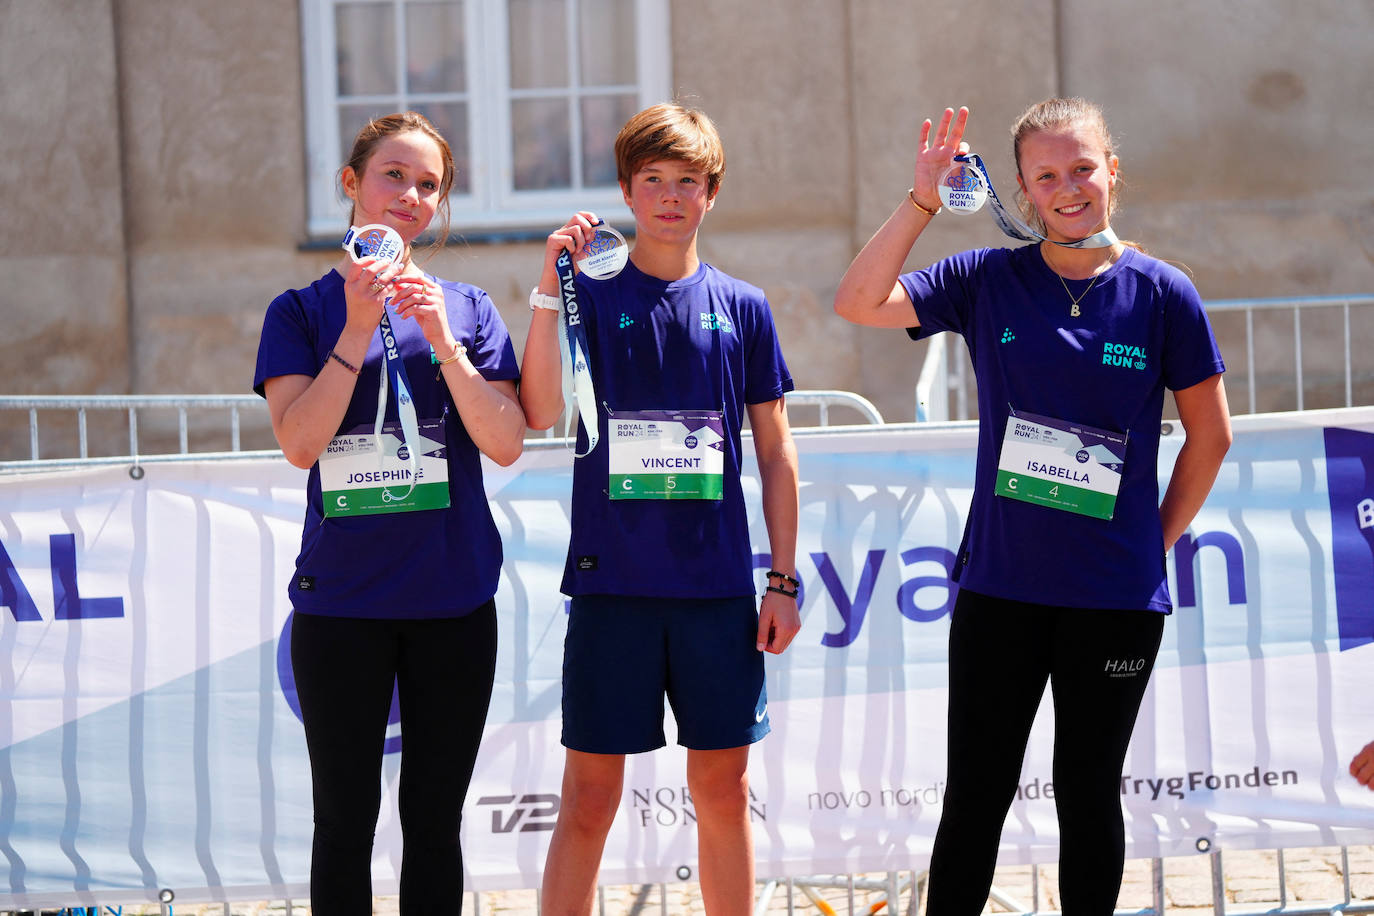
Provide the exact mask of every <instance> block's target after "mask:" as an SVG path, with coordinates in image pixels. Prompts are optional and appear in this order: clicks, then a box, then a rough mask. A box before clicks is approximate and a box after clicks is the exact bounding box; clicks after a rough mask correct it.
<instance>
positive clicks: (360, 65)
mask: <svg viewBox="0 0 1374 916" xmlns="http://www.w3.org/2000/svg"><path fill="white" fill-rule="evenodd" d="M334 15H335V20H334V26H335V28H336V29H337V30H338V37H339V46H338V49H337V54H338V59H339V95H341V96H349V95H387V94H389V93H394V92H396V88H397V87H396V22H395V20H394V19H393V18H392V10H391V4H390V3H343V4H340V5H339V6H338V7H336V8H335V13H334ZM350 139H351V138H350Z"/></svg>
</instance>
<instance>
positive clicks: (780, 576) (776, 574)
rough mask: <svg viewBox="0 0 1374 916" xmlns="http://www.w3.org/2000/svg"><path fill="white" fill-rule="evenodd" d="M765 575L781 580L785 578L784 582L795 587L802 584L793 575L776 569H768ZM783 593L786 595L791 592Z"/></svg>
mask: <svg viewBox="0 0 1374 916" xmlns="http://www.w3.org/2000/svg"><path fill="white" fill-rule="evenodd" d="M765 575H767V576H768V578H770V579H781V580H783V581H784V582H786V583H787V584H788V585H790V586H792V587H793V588H796V587H797V586H799V585H801V583H800V582H798V581H797V580H796V579H793V578H792V577H791V576H789V575H788V574H787V573H784V572H778V571H777V570H776V569H770V570H768V572H767V573H766V574H765ZM783 594H784V595H786V594H790V593H789V592H783Z"/></svg>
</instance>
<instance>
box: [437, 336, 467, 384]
mask: <svg viewBox="0 0 1374 916" xmlns="http://www.w3.org/2000/svg"><path fill="white" fill-rule="evenodd" d="M467 352H468V348H467V347H465V346H463V345H462V344H460V343H455V344H454V345H453V355H452V356H450V357H449V358H448V359H439V354H438V353H435V354H434V359H435V361H436V362H438V363H439V371H438V372H436V373H434V380H435V381H436V382H437V381H439V379H441V378H443V375H444V367H445V366H447V365H448V364H449V363H453V362H457V361H458V357H460V356H462V355H464V354H465V353H467Z"/></svg>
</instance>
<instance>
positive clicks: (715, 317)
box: [701, 312, 735, 334]
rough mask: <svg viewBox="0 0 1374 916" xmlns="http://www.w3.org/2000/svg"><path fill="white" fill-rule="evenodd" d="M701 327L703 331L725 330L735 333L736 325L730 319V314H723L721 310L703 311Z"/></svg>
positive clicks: (728, 332)
mask: <svg viewBox="0 0 1374 916" xmlns="http://www.w3.org/2000/svg"><path fill="white" fill-rule="evenodd" d="M701 329H702V330H703V331H723V332H725V333H726V334H733V333H735V326H734V324H733V323H732V322H731V321H730V316H729V315H722V314H720V313H719V312H702V313H701Z"/></svg>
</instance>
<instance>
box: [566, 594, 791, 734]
mask: <svg viewBox="0 0 1374 916" xmlns="http://www.w3.org/2000/svg"><path fill="white" fill-rule="evenodd" d="M758 626H759V614H758V608H757V606H756V605H755V599H754V597H753V596H752V595H751V596H746V597H742V598H709V599H701V598H688V599H684V598H639V597H626V596H623V595H582V596H579V597H575V598H573V599H572V608H571V610H570V611H569V616H568V635H567V638H566V640H565V641H564V643H563V745H564V746H565V747H567V748H570V749H572V750H575V751H583V752H586V753H588V754H639V753H642V752H644V751H652V750H654V749H655V748H660V747H663V746H664V745H665V744H667V743H668V741H667V738H666V737H665V736H664V733H663V697H664V696H665V695H666V696H667V697H668V702H669V703H670V704H671V705H672V707H673V718H674V719H675V720H676V721H677V731H678V744H680V745H682V746H683V747H687V748H691V749H693V750H701V751H714V750H723V749H725V748H732V747H743V746H745V745H748V744H753V743H754V742H755V741H758V740H759V739H761V738H762V737H763V736H764V735H766V734H768V731H769V724H768V694H767V692H766V691H765V689H764V684H763V653H762V652H760V651H759V650H758V649H757V648H756V645H757V642H758Z"/></svg>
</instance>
